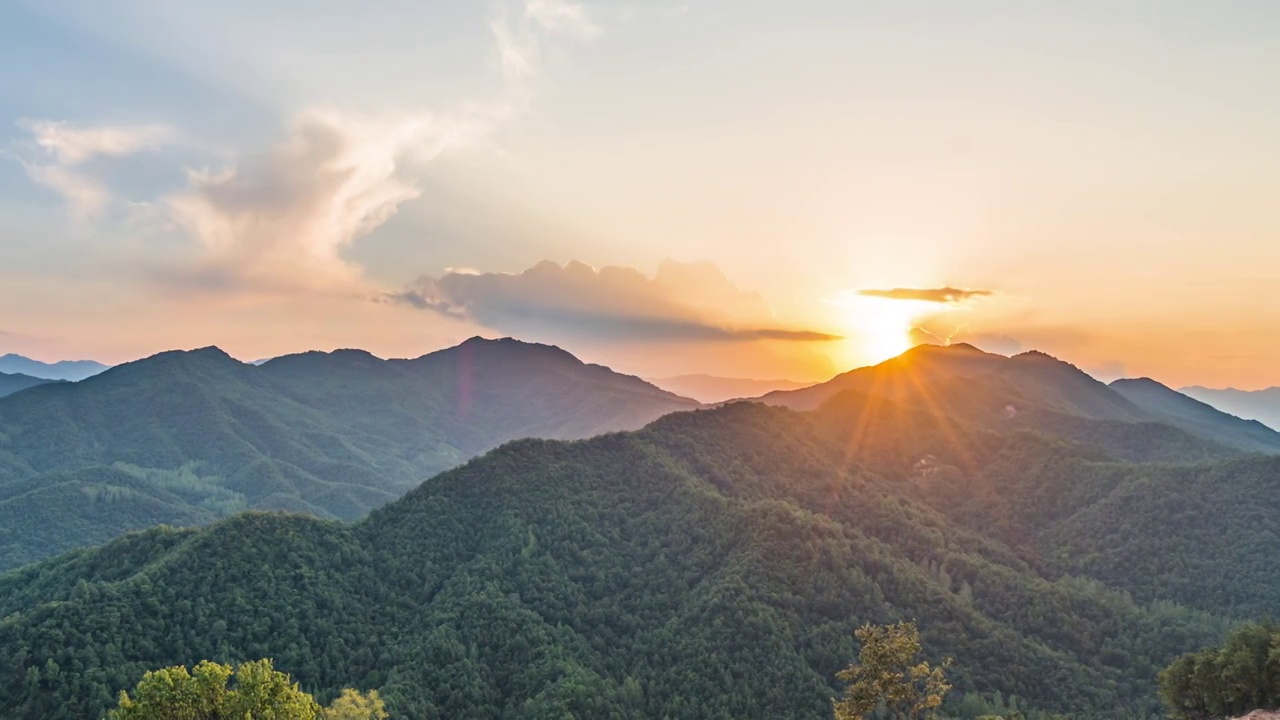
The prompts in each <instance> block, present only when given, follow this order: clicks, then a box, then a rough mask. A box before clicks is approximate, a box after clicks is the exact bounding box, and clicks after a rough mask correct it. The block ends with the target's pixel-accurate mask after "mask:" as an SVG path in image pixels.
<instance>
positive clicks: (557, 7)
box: [489, 0, 603, 86]
mask: <svg viewBox="0 0 1280 720" xmlns="http://www.w3.org/2000/svg"><path fill="white" fill-rule="evenodd" d="M489 30H490V32H492V33H493V38H494V42H495V43H496V45H497V50H498V59H499V61H500V63H501V66H502V74H503V76H504V77H505V78H506V79H507V81H508V82H509V83H510V84H512V85H513V86H519V85H520V84H521V83H523V82H525V81H527V80H529V79H530V78H533V77H534V76H536V75H538V74H539V73H540V72H541V71H542V56H543V49H544V48H543V44H544V40H543V36H556V35H562V36H568V37H572V38H574V39H577V40H579V41H583V42H587V41H590V40H593V39H594V38H596V37H598V36H600V35H601V34H602V33H603V30H601V28H600V26H598V25H596V24H595V23H594V22H592V20H591V18H590V17H589V16H588V14H587V11H586V8H585V7H583V6H582V5H580V4H578V3H574V2H568V1H567V0H525V2H524V4H523V8H522V11H521V12H518V13H517V12H513V11H512V10H511V9H510V8H508V9H506V10H504V11H503V12H501V13H500V14H499V15H498V17H496V18H495V19H494V20H493V21H492V22H490V23H489Z"/></svg>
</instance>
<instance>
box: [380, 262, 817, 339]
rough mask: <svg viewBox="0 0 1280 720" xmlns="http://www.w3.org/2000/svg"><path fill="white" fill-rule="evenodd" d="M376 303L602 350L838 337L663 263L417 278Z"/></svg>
mask: <svg viewBox="0 0 1280 720" xmlns="http://www.w3.org/2000/svg"><path fill="white" fill-rule="evenodd" d="M378 299H379V300H381V301H383V302H392V303H398V304H403V305H408V306H411V307H415V308H418V309H421V310H430V311H434V312H437V313H441V314H444V315H448V316H450V317H454V318H459V319H465V320H470V321H472V322H475V323H478V324H480V325H483V326H485V327H489V328H492V329H494V330H498V331H501V332H513V333H520V334H522V335H529V334H541V335H546V336H549V337H552V338H567V339H573V340H598V341H610V342H618V341H623V342H633V341H634V342H681V341H711V342H726V341H727V342H746V341H753V340H782V341H794V342H822V341H830V340H837V339H839V338H838V336H835V335H830V334H827V333H822V332H816V331H813V330H806V329H795V328H787V327H779V326H777V324H776V323H774V322H773V318H772V311H771V310H770V308H769V306H768V304H767V303H766V302H765V301H764V299H763V298H762V297H761V296H760V295H758V294H757V293H753V292H747V291H744V290H741V289H739V288H738V287H737V286H736V285H734V284H733V283H732V282H731V281H730V280H729V279H728V278H727V277H725V275H724V273H723V272H722V271H721V270H720V269H719V268H718V267H716V266H715V265H713V264H711V263H680V262H676V261H673V260H667V261H664V262H663V263H662V264H661V266H659V268H658V272H657V274H655V275H654V276H652V277H648V276H646V275H644V274H643V273H641V272H640V271H639V270H636V269H635V268H630V267H612V266H611V267H604V268H601V269H599V270H596V269H595V268H592V267H591V266H589V265H586V264H584V263H580V262H570V263H569V264H567V265H564V266H560V265H558V264H556V263H554V262H551V261H543V262H541V263H538V264H537V265H535V266H534V267H532V268H530V269H528V270H525V271H524V272H522V273H519V274H517V275H512V274H505V273H483V274H468V273H446V274H445V275H444V276H442V277H440V278H438V279H437V278H431V277H424V278H421V279H419V280H418V281H417V282H415V283H414V284H413V285H412V286H410V287H408V288H406V289H405V290H403V291H401V292H397V293H390V294H385V295H382V296H380V297H379V298H378Z"/></svg>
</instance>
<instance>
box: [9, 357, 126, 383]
mask: <svg viewBox="0 0 1280 720" xmlns="http://www.w3.org/2000/svg"><path fill="white" fill-rule="evenodd" d="M106 369H107V366H106V365H103V364H102V363H100V362H94V361H93V360H59V361H58V362H55V363H46V362H40V361H39V360H32V359H31V358H28V357H23V356H21V355H15V354H13V353H9V354H8V355H3V356H0V373H18V374H22V375H30V376H32V377H38V378H44V379H45V380H69V381H71V382H76V381H78V380H84V379H85V378H88V377H93V376H94V375H97V374H98V373H100V372H102V371H103V370H106Z"/></svg>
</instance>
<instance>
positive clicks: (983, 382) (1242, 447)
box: [760, 343, 1280, 459]
mask: <svg viewBox="0 0 1280 720" xmlns="http://www.w3.org/2000/svg"><path fill="white" fill-rule="evenodd" d="M850 390H853V391H857V392H862V393H868V394H872V395H876V396H880V397H885V398H888V399H891V400H895V401H909V402H918V403H926V404H933V405H936V406H938V407H939V408H941V409H942V410H943V411H944V412H946V413H948V414H950V415H953V416H956V415H963V416H966V417H968V418H969V419H971V420H977V421H979V422H984V423H991V422H997V423H1004V422H1009V423H1012V424H1016V425H1021V426H1026V427H1032V428H1036V429H1040V430H1052V431H1054V432H1056V433H1060V434H1064V435H1067V436H1070V437H1074V438H1075V439H1088V438H1087V435H1088V433H1092V432H1094V431H1095V430H1096V427H1097V426H1094V425H1082V424H1080V423H1079V422H1078V419H1079V418H1087V419H1090V420H1096V421H1101V422H1103V423H1106V424H1108V425H1109V426H1111V427H1115V428H1116V429H1117V433H1118V435H1123V434H1124V433H1126V432H1129V431H1130V430H1131V427H1130V426H1133V425H1135V424H1137V425H1141V424H1156V423H1158V424H1161V425H1163V426H1165V427H1164V428H1163V429H1160V430H1159V432H1161V433H1162V434H1163V436H1164V437H1165V438H1166V439H1167V440H1168V442H1169V443H1170V444H1171V445H1172V444H1177V443H1182V442H1185V448H1184V450H1185V452H1181V453H1178V454H1179V455H1180V456H1182V457H1189V456H1196V455H1200V454H1203V453H1205V452H1209V451H1208V450H1207V449H1206V445H1205V442H1204V441H1206V440H1207V441H1210V442H1212V443H1215V444H1218V445H1221V446H1223V447H1226V448H1232V449H1235V450H1239V451H1243V452H1267V453H1277V452H1280V433H1277V432H1276V431H1274V430H1272V429H1271V428H1269V427H1266V426H1265V425H1263V424H1262V423H1259V422H1256V421H1252V420H1244V419H1242V418H1238V417H1235V416H1232V415H1229V414H1227V413H1224V412H1221V411H1219V410H1217V409H1215V408H1213V407H1211V406H1210V405H1207V404H1205V403H1203V402H1199V401H1196V400H1193V399H1191V398H1189V397H1187V396H1185V395H1182V394H1180V393H1178V392H1177V391H1175V390H1172V389H1170V388H1168V387H1166V386H1164V385H1161V384H1160V383H1158V382H1156V381H1154V380H1151V379H1150V378H1141V379H1136V380H1128V379H1125V380H1116V381H1114V382H1112V383H1111V384H1110V385H1107V384H1105V383H1102V382H1100V381H1098V380H1095V379H1094V378H1092V377H1090V376H1089V375H1088V374H1086V373H1085V372H1084V371H1082V370H1080V369H1079V368H1077V367H1076V366H1074V365H1071V364H1070V363H1066V362H1063V361H1061V360H1058V359H1056V358H1054V357H1051V356H1049V355H1046V354H1044V353H1041V352H1037V351H1031V352H1025V353H1021V354H1019V355H1014V356H1013V357H1005V356H1004V355H996V354H992V353H986V352H983V351H981V350H979V349H977V348H975V347H973V346H971V345H966V344H963V343H960V344H956V345H951V346H946V347H943V346H938V345H919V346H916V347H915V348H912V349H911V350H908V351H907V352H905V353H903V354H902V355H900V356H898V357H896V358H893V359H891V360H888V361H886V362H883V363H881V364H879V365H875V366H872V367H866V368H858V369H855V370H851V371H849V372H847V373H844V374H842V375H839V376H837V377H835V378H833V379H832V380H830V381H828V382H825V383H821V384H819V385H814V386H811V387H807V388H802V389H798V390H783V391H775V392H771V393H768V394H766V395H764V396H763V397H761V398H760V400H761V401H762V402H764V403H767V404H770V405H781V406H784V407H789V408H792V409H796V410H809V409H813V408H816V407H818V406H819V405H821V404H822V403H823V402H825V401H827V400H829V399H831V398H832V397H835V396H836V395H838V394H840V393H842V392H846V391H850ZM957 396H959V397H962V398H964V402H963V403H960V404H957V403H956V402H955V400H956V397H957ZM993 398H1002V399H1005V400H1007V401H1008V402H1004V403H993V402H992V399H993ZM1073 428H1074V429H1073ZM1175 430H1178V431H1182V433H1185V435H1186V436H1187V437H1186V438H1185V439H1179V435H1180V433H1177V432H1174V431H1175ZM1080 433H1084V434H1085V435H1081V434H1080ZM1094 440H1095V441H1099V442H1103V443H1104V444H1105V442H1106V438H1095V439H1094ZM1111 450H1113V451H1118V452H1121V453H1122V454H1123V453H1125V452H1128V450H1133V448H1129V449H1128V450H1126V449H1122V448H1120V447H1118V446H1117V447H1112V448H1111ZM1148 451H1150V452H1147V451H1143V452H1147V454H1146V455H1143V454H1139V455H1129V456H1127V457H1128V458H1129V459H1144V458H1146V457H1148V456H1149V457H1150V458H1153V459H1154V458H1157V457H1161V458H1165V459H1167V458H1168V457H1169V456H1168V455H1166V454H1165V453H1168V452H1171V451H1173V452H1176V448H1175V447H1161V448H1154V449H1151V448H1149V449H1148ZM1188 453H1190V455H1188Z"/></svg>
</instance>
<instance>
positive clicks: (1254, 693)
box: [1160, 621, 1280, 720]
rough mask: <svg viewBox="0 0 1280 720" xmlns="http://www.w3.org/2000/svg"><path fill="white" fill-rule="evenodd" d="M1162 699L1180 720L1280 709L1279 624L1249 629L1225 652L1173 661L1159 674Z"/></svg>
mask: <svg viewBox="0 0 1280 720" xmlns="http://www.w3.org/2000/svg"><path fill="white" fill-rule="evenodd" d="M1160 698H1161V699H1162V700H1163V701H1164V703H1165V706H1166V707H1167V708H1168V709H1169V713H1170V715H1171V716H1172V717H1174V718H1175V719H1176V720H1208V719H1209V718H1220V717H1225V716H1229V715H1230V716H1235V715H1245V714H1247V713H1249V712H1251V711H1253V710H1257V709H1260V708H1261V709H1266V708H1280V625H1277V624H1276V623H1274V622H1271V621H1264V622H1259V623H1252V624H1249V625H1245V626H1243V627H1240V628H1237V629H1236V630H1234V631H1232V633H1231V634H1230V635H1229V636H1227V641H1226V643H1225V644H1223V645H1222V646H1221V647H1218V648H1206V649H1204V650H1201V651H1199V652H1196V653H1188V654H1186V655H1183V656H1181V657H1179V658H1178V659H1177V660H1174V661H1173V662H1172V663H1171V664H1170V665H1169V667H1167V668H1165V670H1164V671H1163V672H1161V673H1160Z"/></svg>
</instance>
